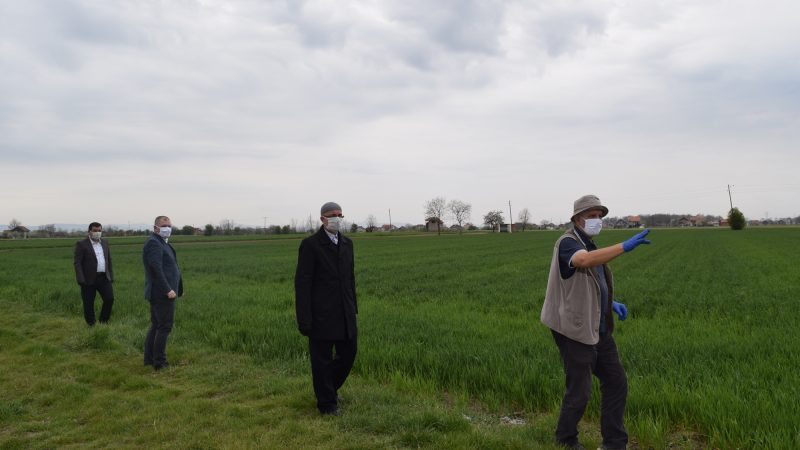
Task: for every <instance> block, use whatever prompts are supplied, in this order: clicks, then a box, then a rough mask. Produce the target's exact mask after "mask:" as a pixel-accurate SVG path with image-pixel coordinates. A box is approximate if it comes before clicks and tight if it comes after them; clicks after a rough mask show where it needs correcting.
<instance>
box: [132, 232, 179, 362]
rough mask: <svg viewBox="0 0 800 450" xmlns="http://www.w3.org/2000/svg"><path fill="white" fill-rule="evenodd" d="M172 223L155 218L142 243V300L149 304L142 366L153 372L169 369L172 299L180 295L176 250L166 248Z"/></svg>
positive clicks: (173, 313) (173, 303) (173, 312)
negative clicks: (151, 368) (148, 234)
mask: <svg viewBox="0 0 800 450" xmlns="http://www.w3.org/2000/svg"><path fill="white" fill-rule="evenodd" d="M171 234H172V221H170V219H169V217H167V216H158V217H156V220H155V224H154V225H153V232H152V233H151V234H150V237H148V238H147V241H146V242H145V244H144V249H143V251H142V260H143V262H144V298H146V299H147V300H148V301H149V302H150V329H149V330H148V331H147V337H146V338H145V341H144V364H145V365H146V366H153V368H154V369H155V370H161V369H165V368H167V367H169V363H168V362H167V338H168V337H169V333H170V331H172V323H173V320H174V318H175V299H177V298H178V297H180V296H181V295H183V279H182V278H181V271H180V269H179V268H178V258H177V255H176V254H175V249H174V248H172V246H171V245H169V237H170V235H171Z"/></svg>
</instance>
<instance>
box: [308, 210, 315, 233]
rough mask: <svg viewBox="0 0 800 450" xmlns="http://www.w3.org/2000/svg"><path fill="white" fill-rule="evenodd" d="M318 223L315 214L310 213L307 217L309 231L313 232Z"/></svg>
mask: <svg viewBox="0 0 800 450" xmlns="http://www.w3.org/2000/svg"><path fill="white" fill-rule="evenodd" d="M316 226H317V223H316V222H314V215H313V214H309V215H308V219H306V231H307V232H309V233H313V232H314V229H315V228H316Z"/></svg>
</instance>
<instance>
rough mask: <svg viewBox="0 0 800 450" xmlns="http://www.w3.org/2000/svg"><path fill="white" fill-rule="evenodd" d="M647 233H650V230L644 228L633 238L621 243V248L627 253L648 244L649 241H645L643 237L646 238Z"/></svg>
mask: <svg viewBox="0 0 800 450" xmlns="http://www.w3.org/2000/svg"><path fill="white" fill-rule="evenodd" d="M648 233H650V229H649V228H646V229H645V230H644V231H642V232H641V233H639V234H637V235H636V236H634V237H632V238H630V239H628V240H627V241H625V242H623V243H622V248H623V249H624V250H625V251H626V252H629V251H631V250H633V249H635V248H636V247H638V246H639V245H641V244H649V243H650V241H648V240H647V239H645V237H646V236H647V234H648Z"/></svg>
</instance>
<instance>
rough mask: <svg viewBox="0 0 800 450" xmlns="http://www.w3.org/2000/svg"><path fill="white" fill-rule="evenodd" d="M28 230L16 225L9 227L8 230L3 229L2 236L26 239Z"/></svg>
mask: <svg viewBox="0 0 800 450" xmlns="http://www.w3.org/2000/svg"><path fill="white" fill-rule="evenodd" d="M30 232H31V230H29V229H28V227H24V226H22V225H17V226H15V227H14V228H11V229H10V230H4V231H3V237H5V238H9V237H10V238H11V239H19V238H22V239H28V233H30Z"/></svg>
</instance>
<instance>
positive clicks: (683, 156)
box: [0, 0, 800, 223]
mask: <svg viewBox="0 0 800 450" xmlns="http://www.w3.org/2000/svg"><path fill="white" fill-rule="evenodd" d="M796 9H797V8H796V7H795V6H794V4H793V3H792V2H788V1H786V2H781V1H777V0H775V1H769V2H767V4H759V5H753V4H750V2H746V1H743V0H742V1H739V0H736V1H734V2H707V3H703V4H697V3H667V2H660V1H656V0H653V1H645V0H643V1H642V2H636V3H634V4H629V3H622V2H616V1H610V0H609V1H603V2H572V3H569V4H565V3H564V2H560V1H555V0H552V1H544V2H536V3H535V4H532V3H530V2H524V1H511V2H501V1H479V0H475V1H466V2H465V1H446V2H423V1H375V2H347V1H342V2H324V1H305V2H283V1H269V2H249V1H233V2H228V1H225V2H223V1H210V0H209V1H202V2H201V1H191V0H182V1H174V2H141V1H130V2H115V3H113V4H112V3H98V2H89V1H77V0H72V1H64V2H43V1H31V2H3V3H2V4H0V66H2V67H3V69H4V70H2V71H0V97H1V98H3V101H2V102H0V158H2V160H3V163H4V164H3V167H2V169H0V176H2V177H3V179H4V180H5V181H6V182H8V183H13V184H17V185H19V184H30V185H31V186H32V187H31V189H30V192H28V193H27V195H28V197H26V198H27V199H28V200H26V201H25V202H22V201H20V202H16V201H14V200H13V199H11V200H8V199H6V200H4V206H5V207H4V211H3V212H4V213H5V211H12V210H14V211H21V212H24V213H26V214H30V215H29V217H36V215H38V214H41V212H40V211H48V210H49V211H53V212H54V213H55V211H56V210H54V209H51V208H49V207H50V205H51V204H52V203H54V202H55V203H58V204H59V205H66V206H65V207H64V208H63V210H62V209H59V210H58V211H59V214H64V215H68V214H70V213H69V211H70V208H69V207H68V206H70V205H76V204H81V203H82V199H83V198H85V195H87V194H89V193H91V192H93V190H94V189H96V182H92V181H91V180H92V177H91V174H92V173H97V172H101V173H102V172H105V171H108V172H110V173H114V174H115V176H114V177H113V183H114V188H113V189H111V188H108V189H109V191H113V192H114V195H115V197H116V198H118V199H119V201H120V202H121V203H123V204H124V206H120V207H114V209H113V211H114V212H113V214H125V215H129V214H132V213H133V212H134V211H142V212H141V214H142V215H144V216H145V218H146V219H149V217H150V216H151V215H152V214H151V211H149V209H148V200H147V198H146V196H142V195H140V193H139V190H138V189H137V188H138V187H139V186H140V185H147V184H148V183H158V181H159V178H158V177H157V176H155V175H152V174H150V173H148V168H149V167H150V166H151V165H152V164H151V163H152V162H153V161H157V162H158V163H160V164H162V165H164V166H166V167H170V168H172V167H174V168H175V172H176V174H175V175H174V177H175V178H176V181H175V183H178V184H180V185H181V186H182V189H179V190H176V191H175V195H176V198H175V199H174V200H175V201H176V202H178V203H181V204H182V205H186V206H183V207H181V211H180V213H181V214H183V215H186V216H187V218H186V220H189V219H188V216H191V215H192V214H195V215H196V217H194V218H193V219H191V220H192V221H206V220H211V219H213V222H212V223H216V221H217V220H218V219H219V218H221V217H216V216H218V215H219V216H222V215H224V216H228V217H230V218H232V219H234V220H237V221H239V222H246V220H245V218H244V217H242V218H237V214H239V215H242V216H244V215H245V214H250V212H248V211H252V210H254V209H258V208H262V209H273V211H271V212H270V213H269V214H267V213H256V214H254V216H255V217H256V219H257V218H258V217H259V216H261V215H270V216H271V217H274V219H271V220H275V221H276V222H280V223H286V222H288V220H289V219H290V218H293V217H294V218H298V219H299V218H303V217H305V216H306V215H307V213H308V211H307V209H308V208H305V207H303V206H302V205H304V204H306V203H308V204H313V205H316V204H317V203H319V199H318V198H317V197H319V195H320V194H319V190H320V189H321V188H322V186H323V185H325V183H323V182H322V181H321V180H328V179H329V177H331V174H335V175H334V176H335V178H336V180H337V181H336V183H335V185H336V186H337V188H338V189H340V190H341V193H342V197H341V198H342V199H343V200H345V201H347V202H348V204H349V205H351V206H350V208H351V211H352V215H353V216H355V217H362V216H363V217H366V215H368V214H370V213H374V212H375V210H377V209H381V210H382V209H384V205H385V204H387V203H391V204H392V208H393V211H396V213H397V214H398V215H397V216H396V217H397V218H398V220H400V221H411V222H415V221H417V218H418V216H419V215H420V214H421V213H420V211H419V209H420V206H419V205H421V204H422V203H423V202H424V201H425V200H426V199H427V198H429V197H432V196H435V195H446V196H448V197H451V198H460V199H463V200H466V201H472V202H474V210H475V211H482V210H484V209H489V208H499V207H501V206H502V203H503V202H505V201H507V200H508V199H507V198H505V197H507V196H514V198H512V200H514V203H515V204H520V203H521V204H522V205H520V206H530V207H531V208H532V210H534V211H535V213H534V214H535V215H537V218H553V219H554V218H557V217H560V216H559V214H561V213H560V212H559V211H561V210H562V209H563V208H560V207H556V206H554V205H562V204H563V205H569V204H570V203H571V201H572V200H573V198H572V197H575V196H578V195H582V194H584V193H585V192H584V191H587V190H592V189H595V188H597V189H599V190H600V191H602V192H604V193H605V194H604V195H605V196H606V197H612V198H613V197H618V198H620V199H621V200H620V201H619V204H618V209H621V210H624V211H625V212H627V213H637V212H648V208H656V207H658V208H664V209H663V210H662V212H666V211H667V210H670V209H671V210H673V211H687V210H688V211H694V212H700V211H703V212H708V213H723V212H724V206H725V205H724V202H722V203H719V202H717V201H715V200H714V199H713V197H712V196H709V197H708V198H705V197H703V196H697V195H693V194H691V193H693V192H698V191H703V192H711V191H714V189H718V187H719V186H724V185H726V184H728V183H734V184H736V183H739V184H740V185H745V183H742V182H741V181H738V180H742V179H747V180H748V182H749V184H750V185H764V184H770V183H771V182H770V181H769V180H782V179H786V178H787V177H792V176H793V174H791V173H790V172H789V169H788V168H789V167H796V166H797V165H798V163H800V161H799V160H798V158H799V157H800V156H798V155H797V152H796V151H795V149H794V146H795V143H796V142H797V141H798V138H800V136H798V134H799V133H800V132H798V131H797V130H800V126H798V125H800V124H798V120H800V119H798V117H800V114H798V113H800V111H798V108H799V107H800V106H799V105H800V101H798V100H800V98H798V95H799V94H798V93H799V92H800V89H798V88H799V87H800V86H798V84H799V82H798V81H797V80H800V58H798V57H797V56H798V54H799V53H800V29H798V27H796V24H795V23H794V22H795V20H793V17H796V14H795V13H796V12H797V11H796ZM723 10H724V12H723ZM723 13H724V17H725V20H719V17H722V15H723ZM756 153H758V154H761V155H766V156H765V157H763V158H757V157H754V156H753V155H754V154H756ZM721 161H724V162H725V164H724V165H723V164H721ZM775 161H780V164H777V163H775ZM723 166H725V168H723ZM565 167H574V170H573V171H572V172H571V173H572V176H571V177H570V180H571V183H572V184H574V187H573V189H574V191H575V192H571V191H570V192H565V191H566V190H569V189H566V190H565V189H564V188H563V187H562V185H563V183H565V181H564V176H563V173H564V172H565V169H564V168H565ZM76 168H79V169H76ZM84 169H85V171H86V174H88V175H87V176H89V180H90V181H89V182H76V181H75V180H74V177H73V176H71V174H72V173H73V172H74V171H75V170H84ZM81 173H83V172H81ZM731 178H734V179H733V180H732V179H731ZM676 180H691V182H690V183H688V184H682V183H676ZM65 186H67V187H66V188H65ZM398 186H402V189H398ZM715 186H716V187H715ZM556 187H558V188H556ZM631 189H635V190H637V191H641V192H642V193H641V194H636V195H632V194H631V193H630V190H631ZM792 189H794V188H788V192H792V191H791V190H792ZM785 190H786V189H785ZM287 191H288V192H290V193H291V195H290V197H291V199H287V194H286V192H287ZM127 192H132V193H131V194H126V193H127ZM198 192H201V193H203V196H204V197H205V198H206V201H205V202H203V203H202V204H198V203H197V202H196V201H195V200H194V198H193V193H194V194H195V195H196V193H198ZM602 192H599V193H602ZM761 192H763V191H756V190H754V191H752V196H751V197H747V196H743V198H749V199H750V200H748V201H751V202H752V205H743V207H747V206H749V210H753V209H765V208H764V207H762V206H761V205H762V203H768V202H772V203H773V204H774V205H775V206H767V207H766V208H767V209H769V210H772V211H773V212H774V213H777V212H778V211H783V210H785V211H786V214H796V212H793V211H791V208H790V207H788V206H784V205H786V204H789V203H791V202H790V201H789V200H788V198H789V197H788V196H786V197H783V196H782V195H783V194H781V195H777V196H772V197H770V196H767V195H761ZM794 194H795V195H796V194H797V192H796V190H795V191H794ZM759 195H761V196H759ZM545 198H546V199H545ZM643 198H657V199H659V200H658V203H657V204H655V205H653V204H647V203H643V202H642V199H643ZM259 204H260V205H261V206H258V205H259ZM525 204H527V205H525ZM270 205H271V206H270ZM109 208H110V207H109ZM193 208H200V209H203V208H206V209H207V208H211V209H214V210H215V211H217V210H218V211H219V212H207V211H203V212H193V211H194V210H193ZM781 208H783V209H781ZM120 211H123V212H120ZM129 211H130V212H129ZM237 211H241V212H237ZM145 212H146V214H145ZM649 212H654V211H649ZM5 214H10V215H20V214H17V213H16V212H8V213H5ZM109 214H112V212H111V211H110V212H109ZM209 215H210V216H211V217H210V218H209V217H208V216H209ZM404 216H406V217H404ZM476 216H477V214H476ZM127 219H129V217H122V218H109V219H104V220H106V221H112V222H113V221H115V220H116V221H125V220H127ZM256 219H252V220H255V221H256V222H260V221H259V220H256ZM2 220H3V217H1V216H0V221H2ZM25 220H27V219H25ZM247 220H251V219H247ZM41 221H42V222H54V221H61V222H72V221H73V220H72V219H70V218H69V217H58V218H46V219H42V220H41Z"/></svg>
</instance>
